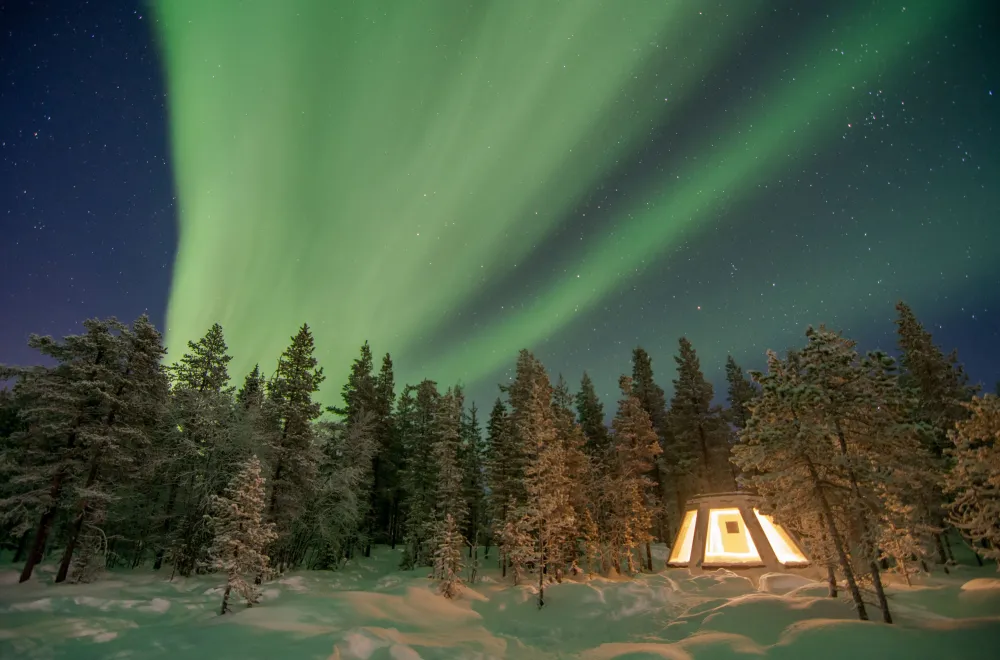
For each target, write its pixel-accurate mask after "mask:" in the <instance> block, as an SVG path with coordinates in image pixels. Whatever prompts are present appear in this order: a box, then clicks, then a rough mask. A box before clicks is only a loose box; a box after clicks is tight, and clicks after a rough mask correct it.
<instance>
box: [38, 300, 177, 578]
mask: <svg viewBox="0 0 1000 660" xmlns="http://www.w3.org/2000/svg"><path fill="white" fill-rule="evenodd" d="M116 339H117V341H116V343H117V345H118V350H119V351H120V352H119V354H118V364H117V367H118V368H117V369H116V370H115V373H114V374H113V380H112V381H111V383H110V384H111V388H110V389H109V390H106V391H105V392H104V400H103V401H102V402H101V409H102V410H101V419H100V421H98V422H97V424H95V425H93V426H90V427H89V428H86V430H85V431H84V432H83V433H81V434H80V438H79V439H80V440H81V442H80V443H79V445H78V448H79V449H80V450H81V453H82V454H83V456H84V461H85V465H86V472H85V473H86V477H85V478H84V480H83V482H82V483H80V482H77V483H76V484H75V485H74V486H75V487H74V488H73V491H74V492H73V495H74V497H73V500H74V503H73V513H72V519H71V521H70V525H69V533H68V536H67V538H66V547H65V550H64V552H63V555H62V560H61V562H60V564H59V570H58V572H57V573H56V578H55V581H56V582H62V581H64V580H65V579H66V578H67V577H68V576H69V574H70V569H71V568H73V574H74V577H75V578H76V579H86V578H87V577H88V576H90V575H92V573H93V570H94V566H93V562H95V561H97V560H98V559H101V560H103V557H98V556H97V553H96V552H95V551H97V550H99V549H102V548H106V547H107V545H106V542H105V537H106V535H105V533H104V531H103V529H102V526H103V525H104V523H105V522H106V521H107V513H108V508H109V506H110V505H111V503H112V502H113V501H114V499H115V494H116V489H117V488H120V487H121V485H123V484H125V483H128V482H132V481H135V480H136V479H137V478H138V474H139V470H140V468H141V465H142V459H143V458H144V455H145V453H146V451H147V450H148V448H149V443H150V436H151V433H152V431H153V429H154V428H155V426H156V425H157V423H158V420H159V416H160V415H161V414H162V412H163V407H164V405H165V402H166V395H167V387H168V385H167V376H166V373H165V371H164V370H163V367H162V366H161V364H160V362H161V360H162V358H163V356H164V355H165V353H166V351H165V350H164V348H163V342H162V340H161V337H160V333H159V332H157V330H156V328H154V327H153V325H152V324H151V323H150V322H149V319H148V318H147V317H146V316H141V317H139V318H138V319H136V320H135V321H134V322H133V323H132V325H131V327H129V326H121V330H120V334H118V336H117V338H116ZM78 547H82V548H83V549H84V551H83V552H82V553H80V554H79V556H75V553H76V550H77V548H78ZM74 560H75V561H74Z"/></svg>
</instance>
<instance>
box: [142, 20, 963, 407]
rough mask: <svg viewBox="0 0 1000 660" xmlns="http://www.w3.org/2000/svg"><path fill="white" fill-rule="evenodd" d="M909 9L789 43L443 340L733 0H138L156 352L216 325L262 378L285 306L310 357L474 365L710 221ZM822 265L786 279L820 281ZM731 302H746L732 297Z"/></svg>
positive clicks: (811, 120)
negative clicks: (786, 51)
mask: <svg viewBox="0 0 1000 660" xmlns="http://www.w3.org/2000/svg"><path fill="white" fill-rule="evenodd" d="M911 4H912V5H913V6H912V7H908V10H907V12H901V13H898V14H896V15H893V14H887V16H886V17H885V18H884V20H880V21H877V22H871V24H870V25H869V26H868V27H866V28H864V29H863V30H862V32H863V34H855V35H854V38H853V41H854V43H856V44H857V45H856V46H855V48H854V50H855V51H858V52H851V49H850V48H847V46H846V45H845V44H844V43H843V38H842V37H840V38H838V37H836V36H828V37H827V38H826V43H819V44H817V43H815V42H816V41H817V39H815V35H803V38H802V39H801V40H800V42H801V53H800V57H799V59H798V61H800V62H802V66H801V71H800V72H798V73H796V74H795V75H794V76H791V77H789V76H788V75H787V74H786V75H785V76H784V77H783V79H776V80H774V81H773V82H772V83H771V85H770V86H768V87H767V90H768V92H767V94H766V95H763V96H762V97H761V98H763V99H766V103H763V102H756V104H755V105H751V106H748V107H747V108H743V109H741V110H740V112H739V113H737V116H739V117H742V120H739V121H736V122H733V123H730V124H729V125H727V126H723V127H720V128H719V129H718V130H717V131H713V136H712V138H711V139H710V140H708V141H707V143H706V144H705V145H703V150H702V151H701V152H700V155H699V158H698V159H697V160H692V161H690V162H691V163H693V165H692V166H691V167H690V168H689V169H688V170H686V171H684V172H683V173H682V174H681V175H680V176H677V177H671V180H669V181H662V182H658V183H655V184H653V185H650V186H648V190H647V197H646V198H645V199H642V200H641V201H636V203H634V204H633V205H632V208H623V209H622V211H621V212H620V213H618V214H616V221H615V223H614V226H615V231H614V232H613V234H612V235H610V236H600V232H598V234H599V235H598V236H597V237H588V239H587V240H586V241H584V242H583V243H582V245H581V246H580V251H579V253H578V254H577V256H576V257H574V258H572V259H571V260H570V263H568V264H567V265H566V268H565V269H560V275H559V276H554V277H552V278H551V279H550V280H549V281H548V282H547V283H546V284H545V285H544V286H543V287H542V288H541V289H539V290H537V291H531V292H530V296H528V295H526V296H525V298H526V299H527V300H530V303H528V304H526V305H525V306H524V307H523V308H520V309H518V310H516V311H514V312H513V313H509V314H506V315H504V316H502V317H498V318H496V319H493V320H491V321H490V322H488V323H486V324H484V323H482V322H481V323H479V327H478V329H474V328H472V327H470V328H468V329H467V331H466V333H465V335H463V336H462V337H460V338H459V340H457V341H455V342H452V343H451V344H450V345H449V346H447V347H446V348H441V345H440V343H437V344H435V343H434V336H435V333H436V331H437V330H438V329H439V328H441V327H442V326H443V325H444V324H445V323H448V322H452V323H453V322H454V321H455V318H453V315H454V310H457V309H461V308H462V307H463V305H467V304H469V303H470V302H471V301H473V300H475V299H476V297H477V296H478V295H481V294H482V293H483V292H484V291H487V290H488V289H489V287H490V286H491V285H495V283H496V282H497V281H498V280H502V279H503V278H505V277H508V276H509V275H510V274H511V272H512V269H514V268H516V264H521V263H522V262H523V261H525V260H527V259H529V258H531V257H532V256H533V254H534V253H535V251H536V250H537V249H538V246H539V245H540V244H542V243H543V242H544V240H545V239H546V237H548V236H550V235H552V233H553V232H555V231H556V230H557V229H558V228H559V226H560V223H562V222H564V221H565V219H566V216H567V214H568V213H569V212H571V211H572V209H573V208H574V207H575V205H577V204H578V203H579V202H580V201H581V200H582V199H583V198H585V197H586V195H587V194H588V192H589V191H591V190H593V188H594V187H595V186H596V185H598V184H599V182H600V181H601V180H602V179H604V178H605V177H607V176H609V175H611V174H612V173H614V172H615V171H616V168H617V167H619V165H620V163H621V161H623V160H625V159H628V158H629V157H630V156H631V155H632V154H633V153H634V151H635V149H636V148H637V146H638V145H640V144H641V143H642V141H643V140H645V139H647V138H648V136H649V135H650V133H651V132H652V131H653V130H654V129H655V128H656V127H657V126H659V125H662V124H663V123H664V122H669V117H670V115H669V112H670V109H671V108H672V107H674V106H675V105H678V104H679V102H681V101H683V100H685V99H691V98H692V97H694V96H695V95H696V94H697V86H698V84H699V81H700V80H701V79H702V77H703V76H704V75H705V74H706V73H707V72H708V71H710V70H711V69H712V67H713V65H715V64H716V63H717V62H718V61H719V60H720V59H721V58H723V57H725V56H726V55H727V53H726V46H727V43H728V42H729V41H730V38H731V37H732V36H733V35H735V34H737V33H738V32H739V31H740V30H743V29H747V26H748V25H751V26H752V24H753V21H752V19H751V18H750V17H751V16H752V14H753V11H754V10H755V8H756V3H755V2H736V3H731V8H730V10H729V11H728V13H726V14H723V15H718V12H719V10H716V12H717V13H716V14H715V15H711V14H712V12H706V13H707V14H710V15H703V14H701V13H699V12H698V11H693V10H691V8H690V7H691V6H690V5H686V4H685V3H683V2H663V1H662V0H652V1H638V0H636V1H630V2H614V1H607V2H604V1H597V0H578V1H576V2H570V3H555V2H551V3H550V2H539V1H538V0H508V1H505V2H482V3H472V5H473V6H472V7H469V6H468V3H464V4H461V3H457V2H451V1H447V0H436V1H424V2H419V3H417V2H394V1H389V0H381V1H374V0H373V1H371V2H361V3H352V4H350V5H347V4H346V3H335V2H326V1H324V0H290V1H287V2H280V3H279V2H270V1H269V0H253V1H251V2H245V3H235V2H225V1H221V0H220V1H219V2H210V3H209V2H201V1H200V0H162V1H161V2H159V3H158V12H157V19H158V28H159V31H160V37H161V41H162V45H163V51H164V56H165V61H166V70H167V81H168V89H169V92H170V93H169V104H170V105H169V109H170V119H171V137H172V146H173V159H174V164H175V173H176V185H177V189H178V195H179V206H180V234H179V245H178V251H177V257H176V263H175V267H174V282H173V286H172V289H171V297H170V303H169V309H168V318H167V321H168V322H167V345H168V348H169V349H170V351H171V355H173V356H176V355H177V354H178V353H179V352H181V350H182V347H183V346H184V344H185V343H186V342H187V341H188V340H189V339H193V338H196V337H198V336H200V335H201V334H203V333H204V331H205V329H206V328H207V327H208V326H209V325H211V324H212V323H213V322H219V323H221V324H222V325H223V326H224V328H225V330H226V335H227V339H228V341H229V344H230V347H231V352H232V353H233V355H234V356H235V357H234V361H233V364H232V365H231V371H232V373H233V374H234V375H238V374H241V373H244V372H246V371H249V369H250V368H252V366H253V364H254V363H255V362H258V361H259V362H261V364H262V366H263V367H264V368H265V369H267V368H268V367H269V366H270V363H269V361H273V360H275V359H276V357H277V355H278V354H279V353H280V352H281V351H282V350H283V349H284V347H285V346H286V345H287V342H288V338H289V336H290V335H291V334H292V333H293V332H294V331H295V329H296V327H297V326H298V325H299V324H300V323H301V322H303V321H307V322H308V323H309V324H310V326H311V327H312V328H313V330H314V333H315V336H316V343H317V346H318V347H319V354H320V360H321V363H322V364H323V365H325V366H326V367H327V368H328V370H330V371H331V374H336V373H338V372H339V371H340V370H343V371H345V372H346V369H347V365H348V364H349V362H350V360H352V359H353V358H354V357H355V355H356V354H357V350H358V346H359V345H360V344H361V342H362V341H364V340H368V341H370V342H371V344H372V345H373V347H374V349H375V350H376V351H386V350H389V351H391V352H392V353H393V357H394V360H395V361H396V365H397V380H398V381H400V382H413V381H415V380H416V379H419V378H421V377H424V376H426V377H431V378H435V379H436V380H438V381H439V382H442V383H451V382H456V381H458V380H463V381H465V382H466V383H469V384H471V383H475V382H477V381H481V380H482V379H484V378H487V377H489V376H491V375H494V374H495V372H496V371H497V369H498V368H500V367H502V366H504V365H506V364H509V363H511V362H512V360H513V358H514V354H515V352H516V351H517V349H519V348H521V347H525V346H527V347H533V346H535V345H537V344H538V342H540V341H542V340H544V339H546V338H548V337H551V336H553V335H555V334H557V333H559V332H561V331H565V330H566V328H567V326H568V325H569V324H570V323H571V322H572V321H573V320H574V319H575V318H578V316H579V315H580V314H583V313H586V312H588V311H590V310H593V309H594V308H595V307H596V306H598V305H599V304H600V303H601V301H603V300H606V299H607V298H609V297H611V296H614V295H615V293H616V292H618V291H619V290H620V289H621V288H622V287H623V286H626V285H627V284H629V282H630V280H635V279H636V278H641V275H642V271H643V267H644V265H646V264H649V263H653V262H656V261H658V260H660V259H664V258H666V256H667V255H668V254H669V253H670V252H671V250H672V248H674V247H676V246H677V245H678V244H679V242H680V241H683V240H687V239H688V238H689V237H691V236H692V235H695V233H696V232H698V231H699V230H704V229H707V228H708V227H710V226H712V225H713V223H714V222H715V218H716V216H717V214H718V210H719V209H720V208H721V207H722V206H723V205H726V204H729V203H732V202H733V200H735V199H737V198H739V197H742V196H750V195H753V193H754V190H755V189H756V186H758V185H759V184H761V183H762V182H766V180H767V179H768V177H769V176H772V175H773V173H774V172H775V171H776V169H777V168H778V167H779V164H780V162H781V161H782V159H786V158H789V157H790V156H789V154H791V153H793V152H796V151H801V150H802V149H803V148H804V147H805V145H807V144H808V145H815V144H820V143H821V141H822V140H824V139H832V138H833V137H835V136H836V134H837V131H839V130H841V129H842V122H841V117H840V115H838V113H837V112H836V111H835V110H834V108H836V107H837V106H838V104H839V105H840V106H841V107H842V106H843V100H842V99H843V98H845V97H848V96H849V95H850V94H851V87H852V85H854V84H856V83H858V82H859V81H861V80H864V79H865V78H867V77H871V76H872V75H873V74H874V72H875V70H876V68H877V67H879V66H884V65H885V64H886V63H887V62H888V65H889V66H890V67H891V66H892V65H893V60H892V59H889V58H887V57H886V54H887V53H892V54H893V55H894V56H895V55H896V53H900V57H901V58H902V57H906V56H908V55H909V49H912V48H914V47H915V45H916V44H917V43H919V41H920V40H921V38H922V37H923V36H925V35H926V34H927V32H928V31H929V30H930V29H931V28H932V27H935V26H939V25H940V23H941V22H942V21H945V20H947V19H948V18H949V17H950V16H951V15H953V14H955V13H956V11H957V10H956V7H957V6H958V5H959V4H960V3H957V2H956V3H950V2H945V3H942V2H934V1H932V0H918V1H916V2H914V3H911ZM834 35H836V32H835V33H834ZM835 49H836V50H846V51H848V53H847V55H846V56H845V55H841V54H835V53H834V52H833V51H834V50H835ZM664 62H667V63H670V64H671V65H669V66H664V65H663V63H664ZM667 98H669V99H670V103H665V102H664V100H665V99H667ZM720 133H724V134H727V135H728V137H725V138H722V139H720V138H718V137H717V135H718V134H720ZM818 141H819V142H818ZM534 256H538V255H537V254H534ZM578 275H580V276H579V277H578ZM840 275H842V274H840V273H828V274H827V275H826V277H827V278H828V279H829V282H828V283H827V284H823V283H819V282H815V281H814V282H812V283H810V285H809V286H813V287H823V286H831V287H832V288H834V289H836V288H837V287H836V286H835V285H836V280H835V279H833V278H836V277H837V276H840ZM719 295H723V296H724V295H726V294H725V292H720V293H719ZM802 295H812V296H814V295H815V294H814V293H810V292H809V291H803V292H802ZM834 297H835V296H834ZM731 302H733V303H734V304H736V305H737V306H738V307H739V306H740V305H743V306H744V307H745V308H746V309H745V311H746V312H747V313H748V314H751V315H752V309H751V308H752V306H753V305H754V303H755V301H754V300H753V299H749V298H746V297H744V299H743V300H742V301H741V300H740V299H738V298H736V299H734V300H733V301H731ZM833 304H834V305H837V306H839V305H842V304H845V303H844V301H840V302H833ZM835 308H838V309H839V307H835ZM699 328H700V329H703V330H704V331H706V332H710V331H711V329H710V327H705V328H701V326H699ZM701 343H703V342H702V336H701V335H698V336H697V337H696V345H697V346H699V348H700V345H701ZM429 345H434V346H435V349H436V350H435V349H426V347H427V346H429ZM745 348H749V346H748V347H745ZM586 366H587V365H581V368H584V367H586ZM339 381H340V379H339V378H337V377H331V378H330V379H328V381H327V383H326V387H325V390H324V398H325V399H327V400H332V398H333V397H334V396H335V392H336V391H337V389H338V388H339V386H340V382H339Z"/></svg>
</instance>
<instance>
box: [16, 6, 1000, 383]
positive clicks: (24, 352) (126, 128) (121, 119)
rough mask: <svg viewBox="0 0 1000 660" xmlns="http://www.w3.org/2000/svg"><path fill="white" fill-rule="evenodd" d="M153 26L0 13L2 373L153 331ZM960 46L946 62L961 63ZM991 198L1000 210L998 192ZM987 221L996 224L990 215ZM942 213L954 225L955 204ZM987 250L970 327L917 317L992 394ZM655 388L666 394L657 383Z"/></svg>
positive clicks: (156, 231)
mask: <svg viewBox="0 0 1000 660" xmlns="http://www.w3.org/2000/svg"><path fill="white" fill-rule="evenodd" d="M942 1H945V0H942ZM956 1H957V0H956ZM979 6H980V7H984V8H987V9H986V10H984V11H982V12H979V13H978V14H977V16H978V18H977V19H976V20H978V21H980V22H979V23H977V24H975V25H970V27H969V30H970V31H969V35H972V34H983V33H985V34H987V35H989V34H992V35H993V38H994V39H995V41H994V42H993V43H994V45H993V46H992V47H986V48H983V47H975V48H971V49H970V53H972V54H973V55H974V56H977V57H983V56H988V57H991V58H993V57H995V56H996V53H997V48H996V45H995V44H996V43H998V42H1000V34H998V32H997V27H998V25H1000V22H998V21H997V11H996V7H995V6H994V7H993V8H992V9H988V7H989V6H990V5H989V3H986V2H983V3H980V4H979ZM974 13H975V12H974ZM983 21H985V25H984V24H983ZM149 22H150V19H149V17H148V16H147V15H146V14H145V11H144V5H143V4H142V3H134V2H122V1H115V0H107V1H105V2H80V3H76V2H69V1H63V2H24V1H15V2H2V1H0V301H2V306H0V313H2V316H0V318H2V322H0V363H26V362H31V361H33V360H35V359H36V358H35V356H34V355H33V354H32V352H31V351H29V350H28V349H27V347H26V346H25V341H26V339H27V336H28V334H29V333H31V332H36V333H41V334H53V335H57V336H59V335H65V334H70V333H75V332H77V331H79V329H80V325H79V324H80V321H82V320H83V319H84V318H87V317H104V316H111V315H114V316H118V317H119V318H122V319H132V318H134V317H136V316H138V315H139V314H141V313H143V312H148V313H149V314H150V316H151V317H152V319H153V320H154V322H155V323H156V324H157V325H158V326H162V324H163V321H164V311H165V307H166V301H167V295H168V290H169V285H170V277H171V266H172V262H173V255H174V250H175V247H176V217H175V203H174V195H175V193H174V190H173V183H172V174H171V161H170V154H169V145H168V125H167V119H168V118H167V110H166V101H165V94H166V92H165V89H164V80H163V72H162V70H161V66H160V63H159V61H158V57H157V49H156V45H155V43H154V39H153V37H152V34H151V30H150V25H149ZM976 30H978V32H976ZM969 35H959V36H958V37H957V38H956V40H955V41H956V42H957V45H955V44H952V46H951V47H953V48H961V47H963V46H962V43H963V42H962V40H963V39H965V38H967V37H969ZM969 38H971V37H969ZM969 66H970V67H975V68H977V71H978V70H979V69H981V70H982V74H981V75H980V74H978V73H977V74H976V75H977V76H978V78H981V79H982V90H983V92H984V93H987V91H988V90H993V91H994V92H995V93H996V94H997V95H1000V84H998V80H997V71H998V67H1000V62H997V61H996V60H995V59H993V61H992V63H990V62H986V61H975V62H970V63H969ZM991 72H992V73H991ZM991 77H992V79H991ZM977 93H979V92H978V91H977ZM992 107H997V106H995V105H994V106H992ZM970 121H971V120H970ZM975 121H976V122H977V123H976V125H975V126H971V125H970V130H972V129H973V128H974V129H975V131H976V134H977V135H979V136H981V137H984V140H985V143H986V144H998V139H997V133H998V128H1000V116H993V117H992V118H989V117H986V118H984V117H983V116H982V112H981V111H980V112H979V113H978V115H977V116H976V118H975ZM994 158H995V156H994ZM996 188H997V190H996V193H995V194H996V196H997V201H998V202H1000V181H997V182H996ZM993 208H994V220H993V221H994V222H997V223H1000V213H998V212H997V209H998V208H1000V206H998V205H994V207H993ZM953 212H954V213H956V214H962V213H963V212H965V211H964V209H963V206H962V200H961V199H956V200H954V205H953ZM992 235H996V234H995V232H993V233H992ZM899 240H900V241H906V240H907V237H906V236H899ZM970 240H972V241H975V240H976V238H975V237H971V239H970ZM985 240H991V238H990V237H989V236H987V237H985ZM994 250H995V253H996V254H997V264H998V265H997V275H996V277H994V278H992V280H990V279H987V280H986V281H985V282H984V281H982V280H980V281H978V282H975V283H974V284H970V286H974V287H975V289H974V290H972V291H967V292H965V293H966V295H964V296H963V299H965V300H966V301H968V300H972V301H974V303H975V304H974V311H973V310H969V309H966V308H964V307H961V308H956V307H955V306H954V305H953V304H951V303H950V302H948V300H947V299H946V298H945V299H942V300H941V304H940V306H938V307H936V308H930V309H918V310H917V313H918V315H919V316H920V318H921V319H922V320H923V321H924V323H925V325H927V326H928V327H929V328H930V329H931V330H932V331H933V332H934V334H935V338H936V339H937V341H938V343H939V344H941V345H942V346H943V347H944V348H946V349H951V348H953V347H956V348H958V350H959V354H960V357H961V359H962V360H963V362H965V363H966V366H967V368H968V370H969V372H970V373H971V375H972V377H973V378H974V379H975V380H977V381H980V382H984V383H986V384H987V388H988V389H990V390H992V389H993V386H994V383H995V382H996V381H997V380H1000V351H998V350H997V346H998V345H1000V313H998V312H1000V245H997V246H994ZM927 267H928V268H934V263H932V262H931V263H928V264H927ZM974 314H975V315H976V318H973V315H974ZM889 315H891V310H886V314H885V315H883V316H884V317H888V316H889ZM821 320H822V319H817V321H821ZM891 331H892V328H891V326H888V327H886V326H885V323H884V322H883V323H882V324H881V325H879V326H878V327H875V326H874V325H873V326H872V327H870V328H866V329H863V330H860V331H858V332H857V333H856V335H857V337H858V338H859V339H860V340H862V343H864V342H865V341H866V340H870V341H880V342H883V343H884V338H885V335H886V333H887V332H891ZM693 339H694V340H695V345H696V346H697V338H693ZM672 342H673V339H670V341H669V342H668V343H670V344H672ZM379 348H381V347H379ZM347 366H348V365H326V368H327V373H328V374H329V376H328V377H330V378H333V379H335V380H339V379H340V374H341V373H343V374H344V375H345V376H346V372H347ZM586 366H587V365H582V367H586ZM666 366H667V365H662V366H661V369H663V368H666ZM752 366H759V365H752ZM621 369H622V370H623V371H624V370H627V369H628V365H627V363H626V364H622V365H621ZM659 379H660V380H661V381H663V383H664V385H668V384H669V376H668V375H666V374H664V375H662V376H661V377H660V378H659Z"/></svg>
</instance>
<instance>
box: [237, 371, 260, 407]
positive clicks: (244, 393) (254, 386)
mask: <svg viewBox="0 0 1000 660" xmlns="http://www.w3.org/2000/svg"><path fill="white" fill-rule="evenodd" d="M266 387H267V380H266V379H265V378H264V375H263V374H262V373H261V372H260V365H259V364H255V365H253V371H251V372H250V373H248V374H247V375H246V378H245V379H244V380H243V387H241V388H240V390H239V392H237V393H236V402H237V403H239V404H240V405H241V406H243V407H244V408H253V407H257V408H260V407H261V406H262V405H264V398H265V396H266V394H267V390H266Z"/></svg>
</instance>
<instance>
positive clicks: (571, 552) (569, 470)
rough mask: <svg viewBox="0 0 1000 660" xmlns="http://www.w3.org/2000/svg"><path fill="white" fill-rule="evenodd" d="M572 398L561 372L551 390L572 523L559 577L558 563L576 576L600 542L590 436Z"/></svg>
mask: <svg viewBox="0 0 1000 660" xmlns="http://www.w3.org/2000/svg"><path fill="white" fill-rule="evenodd" d="M573 401H574V397H573V395H572V394H571V393H570V391H569V386H568V385H567V384H566V381H565V380H564V379H563V377H562V374H560V375H559V378H558V379H557V380H556V385H555V387H554V388H553V390H552V414H553V416H554V419H555V427H556V438H557V441H558V443H559V445H560V449H561V452H562V455H563V456H562V460H563V461H564V462H565V464H566V475H567V479H568V481H569V484H568V488H569V501H570V506H572V508H573V525H572V528H571V529H570V530H569V533H570V537H571V538H570V540H569V542H567V543H566V544H564V545H563V548H562V551H561V553H560V557H559V558H558V564H557V572H556V579H557V580H558V579H559V576H560V573H559V571H560V570H561V569H560V568H559V566H562V565H567V566H569V570H570V571H571V572H572V573H573V574H574V575H575V574H576V573H578V572H579V571H580V570H582V568H581V566H580V562H581V560H583V559H585V558H587V557H588V552H587V549H588V548H591V547H593V545H594V544H595V543H597V542H598V532H597V530H596V528H595V523H594V520H595V518H594V515H593V513H594V512H593V511H592V508H591V506H592V505H591V482H592V479H593V466H592V463H591V460H590V457H589V456H588V455H587V453H586V451H585V446H586V443H587V438H586V436H585V435H584V432H583V428H582V427H581V426H580V424H578V423H577V421H576V415H575V414H574V412H573Z"/></svg>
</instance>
